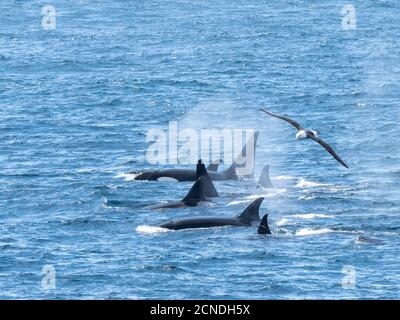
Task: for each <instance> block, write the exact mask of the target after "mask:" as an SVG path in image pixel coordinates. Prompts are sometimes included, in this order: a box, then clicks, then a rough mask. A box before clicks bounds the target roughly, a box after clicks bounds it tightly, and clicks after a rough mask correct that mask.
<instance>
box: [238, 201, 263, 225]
mask: <svg viewBox="0 0 400 320" xmlns="http://www.w3.org/2000/svg"><path fill="white" fill-rule="evenodd" d="M263 200H264V197H261V198H257V199H256V200H254V201H253V202H252V203H250V205H249V206H248V207H247V208H246V209H244V211H243V212H242V213H241V214H240V215H238V216H237V218H238V219H239V220H241V221H242V222H245V223H248V224H251V223H252V222H253V221H260V215H259V213H258V212H259V210H260V205H261V203H262V202H263Z"/></svg>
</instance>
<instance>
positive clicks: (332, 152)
mask: <svg viewBox="0 0 400 320" xmlns="http://www.w3.org/2000/svg"><path fill="white" fill-rule="evenodd" d="M307 136H308V138H310V139H312V140H314V141H316V142H318V143H319V144H320V145H321V146H323V147H324V148H325V149H326V151H328V152H329V153H330V154H331V155H332V156H333V157H334V158H335V159H336V160H337V161H339V162H340V163H341V164H342V165H343V166H345V167H346V168H349V167H348V166H347V164H346V163H345V162H344V161H343V160H342V159H341V158H340V157H339V156H338V155H337V154H336V152H335V151H333V149H332V148H331V146H330V145H329V144H327V143H326V142H325V141H324V140H322V139H320V138H318V137H316V136H315V135H314V134H308V133H307Z"/></svg>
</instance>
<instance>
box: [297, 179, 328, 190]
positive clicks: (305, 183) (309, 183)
mask: <svg viewBox="0 0 400 320" xmlns="http://www.w3.org/2000/svg"><path fill="white" fill-rule="evenodd" d="M326 185H327V184H323V183H320V182H315V181H307V180H306V179H303V178H300V179H299V180H298V181H297V184H296V187H297V188H306V187H318V186H326Z"/></svg>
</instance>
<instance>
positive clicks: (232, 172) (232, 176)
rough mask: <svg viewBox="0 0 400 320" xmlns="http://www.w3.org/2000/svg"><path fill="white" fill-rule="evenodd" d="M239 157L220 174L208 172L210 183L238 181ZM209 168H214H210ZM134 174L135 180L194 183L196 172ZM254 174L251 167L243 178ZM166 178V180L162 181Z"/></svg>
mask: <svg viewBox="0 0 400 320" xmlns="http://www.w3.org/2000/svg"><path fill="white" fill-rule="evenodd" d="M258 134H259V132H258V131H255V132H254V138H253V141H254V148H253V150H254V152H255V150H256V143H257V139H258ZM246 150H247V143H246V144H245V145H244V146H243V149H242V152H241V155H242V157H247V152H246ZM239 158H240V155H239V156H238V158H237V159H236V160H235V161H234V162H233V163H232V165H231V166H230V167H229V168H228V169H226V170H224V171H222V172H217V171H210V172H208V175H209V176H210V178H211V180H212V181H222V180H238V179H239V176H238V174H237V172H236V168H237V167H239V165H238V162H239ZM211 168H214V166H212V167H211ZM131 173H134V174H137V176H136V177H135V180H150V181H155V180H157V181H159V180H172V179H174V180H177V181H196V179H197V178H196V172H195V171H194V170H192V169H164V170H148V171H143V172H131ZM253 174H254V166H253V173H252V174H249V175H247V176H245V178H249V177H252V176H253ZM164 178H168V179H164Z"/></svg>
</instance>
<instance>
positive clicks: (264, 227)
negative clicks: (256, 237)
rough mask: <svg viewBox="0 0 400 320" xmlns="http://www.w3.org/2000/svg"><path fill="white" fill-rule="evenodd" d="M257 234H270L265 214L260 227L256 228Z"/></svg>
mask: <svg viewBox="0 0 400 320" xmlns="http://www.w3.org/2000/svg"><path fill="white" fill-rule="evenodd" d="M258 233H259V234H271V230H270V229H269V226H268V214H266V215H265V216H264V217H263V218H262V219H261V222H260V225H259V227H258Z"/></svg>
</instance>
